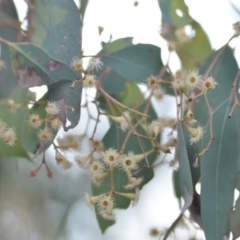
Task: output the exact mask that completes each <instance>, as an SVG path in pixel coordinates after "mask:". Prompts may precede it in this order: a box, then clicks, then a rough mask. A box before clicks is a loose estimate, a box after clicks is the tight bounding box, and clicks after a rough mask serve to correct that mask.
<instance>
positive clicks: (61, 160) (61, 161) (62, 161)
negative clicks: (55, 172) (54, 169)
mask: <svg viewBox="0 0 240 240" xmlns="http://www.w3.org/2000/svg"><path fill="white" fill-rule="evenodd" d="M55 158H56V160H57V164H58V166H60V167H62V168H63V169H68V168H70V167H72V163H71V162H70V161H69V160H68V159H67V158H66V157H64V156H63V155H62V154H61V153H60V152H56V156H55Z"/></svg>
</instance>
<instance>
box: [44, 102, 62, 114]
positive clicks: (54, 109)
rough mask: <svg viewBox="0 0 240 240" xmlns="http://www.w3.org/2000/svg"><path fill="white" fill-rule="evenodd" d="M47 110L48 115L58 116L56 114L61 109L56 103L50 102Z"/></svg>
mask: <svg viewBox="0 0 240 240" xmlns="http://www.w3.org/2000/svg"><path fill="white" fill-rule="evenodd" d="M45 110H46V112H47V114H48V115H56V114H58V113H59V111H60V108H59V106H58V105H57V103H56V102H54V101H53V102H50V101H48V102H47V106H46V108H45Z"/></svg>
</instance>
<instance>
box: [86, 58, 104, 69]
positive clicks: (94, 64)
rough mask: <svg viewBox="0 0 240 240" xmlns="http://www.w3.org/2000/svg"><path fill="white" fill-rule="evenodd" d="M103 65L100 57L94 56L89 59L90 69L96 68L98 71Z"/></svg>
mask: <svg viewBox="0 0 240 240" xmlns="http://www.w3.org/2000/svg"><path fill="white" fill-rule="evenodd" d="M103 65H104V64H103V62H102V61H101V59H100V58H95V57H92V58H90V60H89V64H88V70H93V69H94V68H95V69H96V70H97V71H98V70H101V69H102V67H103Z"/></svg>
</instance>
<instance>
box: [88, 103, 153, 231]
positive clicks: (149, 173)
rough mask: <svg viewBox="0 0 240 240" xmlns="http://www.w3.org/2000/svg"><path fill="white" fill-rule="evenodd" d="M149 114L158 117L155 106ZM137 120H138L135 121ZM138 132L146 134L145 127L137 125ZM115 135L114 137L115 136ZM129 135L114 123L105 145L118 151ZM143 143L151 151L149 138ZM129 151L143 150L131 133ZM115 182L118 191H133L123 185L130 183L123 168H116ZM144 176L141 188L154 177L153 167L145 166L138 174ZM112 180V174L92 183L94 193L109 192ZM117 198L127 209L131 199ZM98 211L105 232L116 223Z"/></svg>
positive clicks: (126, 150) (104, 140) (149, 159)
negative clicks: (104, 217)
mask: <svg viewBox="0 0 240 240" xmlns="http://www.w3.org/2000/svg"><path fill="white" fill-rule="evenodd" d="M145 106H146V103H143V104H142V106H141V107H140V111H141V112H143V111H144V108H145ZM148 114H149V115H150V116H151V119H156V118H157V116H156V113H155V112H154V110H153V108H152V107H150V109H149V112H148ZM134 122H136V121H134ZM136 130H137V132H138V133H140V134H146V133H145V132H144V131H143V129H142V128H141V127H137V129H136ZM113 136H114V138H113ZM126 136H127V132H123V131H122V130H121V129H120V127H119V125H118V124H116V123H112V124H111V127H110V129H109V130H108V132H107V133H106V135H105V136H104V139H103V142H104V145H105V149H108V148H115V149H118V151H119V150H120V149H121V147H122V144H123V142H124V140H125V138H126ZM140 141H141V143H142V146H143V149H144V151H145V152H147V151H149V150H150V149H152V145H151V142H150V141H149V140H146V139H144V138H141V140H140ZM128 151H133V152H134V153H135V154H140V153H142V152H141V148H140V146H139V143H138V141H137V139H136V137H135V136H133V135H131V136H130V138H129V140H128V142H127V144H126V148H125V150H124V153H125V154H126V153H128ZM147 158H148V161H149V163H150V165H151V164H152V163H153V162H154V160H155V159H156V153H152V154H150V155H149V156H148V157H147ZM143 165H144V160H143V161H142V163H141V164H140V166H139V167H140V168H141V167H142V166H143ZM113 176H114V177H113V182H114V188H115V190H116V191H118V192H133V190H132V191H129V190H126V189H125V188H124V187H123V186H124V185H126V184H127V183H128V179H127V176H126V173H125V172H123V171H122V170H118V169H115V171H114V175H113ZM141 176H143V182H142V184H141V185H140V188H142V187H143V185H145V184H146V183H148V182H149V181H150V180H151V179H152V178H153V170H152V168H144V169H143V170H142V171H141V172H140V173H139V174H138V175H137V177H141ZM110 183H111V180H110V176H108V177H107V178H105V179H104V180H103V182H102V184H101V185H100V186H99V187H97V186H94V185H92V193H93V195H94V196H97V195H100V194H103V193H105V192H109V191H110V190H111V186H110ZM114 198H115V200H116V201H115V202H116V207H117V208H124V209H126V208H127V207H128V206H129V204H130V200H129V199H127V198H124V197H120V196H118V195H114ZM95 212H96V216H97V220H98V224H99V227H100V228H101V230H102V232H105V230H106V229H107V228H108V227H109V226H111V225H113V224H114V222H112V221H108V220H104V219H103V218H102V217H101V216H100V215H99V214H98V212H97V210H96V211H95Z"/></svg>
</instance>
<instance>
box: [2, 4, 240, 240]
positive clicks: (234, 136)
mask: <svg viewBox="0 0 240 240" xmlns="http://www.w3.org/2000/svg"><path fill="white" fill-rule="evenodd" d="M81 2H82V8H81V10H80V11H79V9H78V8H77V6H76V5H75V3H74V1H72V0H52V1H50V2H49V1H43V0H38V1H36V0H32V1H27V3H28V13H27V21H28V28H27V30H26V31H25V32H24V33H23V32H22V31H21V28H20V23H19V21H18V17H17V14H16V10H15V6H14V4H13V2H12V0H9V1H2V2H0V22H2V21H3V20H5V24H0V42H1V55H0V84H1V88H0V110H1V111H0V152H1V158H2V159H1V161H7V158H10V157H23V158H25V159H28V160H31V161H33V158H32V157H31V156H33V155H34V154H35V155H40V154H42V161H41V162H40V163H39V165H38V167H37V168H36V169H35V170H32V171H30V176H31V177H34V176H36V175H37V174H38V172H39V170H40V169H41V168H42V166H43V165H45V167H46V168H45V169H46V173H47V176H48V177H49V178H54V175H53V173H52V170H51V169H50V167H49V166H48V162H47V160H46V158H45V152H46V150H47V149H48V147H49V146H53V148H54V150H55V159H56V162H57V164H58V165H59V167H61V168H63V169H65V170H67V169H69V168H71V167H72V168H73V167H80V168H83V169H86V170H87V171H88V172H89V178H90V179H91V182H92V195H89V194H86V202H87V204H88V205H89V206H90V208H92V209H95V213H96V218H97V221H98V223H99V227H100V229H101V231H102V232H103V233H104V231H105V230H106V229H107V228H108V227H110V226H111V225H113V224H114V222H115V221H117V218H116V216H115V213H114V209H115V208H121V209H126V208H128V207H129V205H130V203H131V202H132V203H133V205H135V204H137V201H138V198H139V194H140V192H141V189H142V187H143V186H144V185H145V184H147V183H148V182H149V181H151V180H152V179H153V178H154V171H153V170H154V168H156V167H157V166H159V165H161V164H163V163H165V164H169V165H170V166H172V167H173V168H174V169H175V170H176V168H177V171H173V184H174V188H175V193H176V197H177V198H178V199H179V202H180V203H181V198H183V200H184V204H183V205H182V206H181V207H182V208H181V212H180V215H179V216H178V217H177V218H176V220H175V221H174V222H173V224H172V225H171V226H170V227H169V229H168V230H166V231H165V232H161V231H158V230H157V229H152V230H151V231H150V232H151V234H152V235H156V236H159V237H160V236H162V235H164V237H163V239H167V238H168V236H169V235H170V234H171V232H172V231H173V230H174V229H175V228H176V226H177V225H178V223H179V222H180V221H181V220H182V217H183V216H184V212H185V211H186V210H187V209H188V210H189V211H190V213H191V215H192V217H193V219H194V221H196V222H197V223H198V225H199V226H200V227H202V228H203V231H204V233H205V236H206V239H211V240H219V239H223V238H228V237H229V235H230V232H232V233H233V239H236V238H237V237H239V236H240V233H239V228H240V220H239V215H240V207H239V201H240V200H239V198H238V200H237V202H236V205H233V200H234V190H235V188H236V189H238V190H239V176H238V175H239V166H240V164H239V150H238V147H239V139H240V137H239V136H240V133H239V131H240V129H239V124H238V119H239V117H240V115H239V114H240V111H239V105H240V103H239V101H238V97H239V96H238V94H239V91H238V88H239V87H238V86H239V83H238V81H239V76H240V74H239V69H238V66H237V63H236V60H235V57H234V54H233V50H232V49H231V48H230V46H229V45H228V44H229V42H230V41H231V40H232V39H233V38H236V37H238V36H239V33H240V24H239V23H236V24H234V30H235V33H234V35H233V36H232V37H231V38H230V40H229V42H228V43H226V45H224V46H223V47H222V48H220V49H219V50H217V51H214V50H212V48H211V45H210V42H209V40H208V37H207V35H206V33H205V32H204V30H203V29H202V27H201V26H200V24H199V23H198V22H197V21H195V20H194V19H193V18H192V17H191V16H190V14H189V11H188V7H187V5H186V4H185V2H184V0H179V1H178V0H158V3H159V8H160V10H161V12H162V30H161V36H162V37H163V38H164V39H165V40H166V42H167V43H168V46H169V52H170V53H171V52H176V53H177V55H178V57H179V59H180V61H181V64H182V69H180V70H179V71H177V72H176V73H173V72H172V70H171V68H170V66H169V60H168V62H167V63H166V64H165V65H164V64H163V61H162V59H161V49H160V48H159V47H157V46H154V45H151V44H133V39H132V38H122V39H118V40H115V41H110V42H109V43H105V44H103V47H102V50H101V51H100V52H99V53H97V54H96V55H95V56H88V55H86V54H85V52H83V51H82V48H81V39H82V25H83V24H82V18H81V17H80V14H81V16H82V17H83V16H84V11H85V9H86V7H87V2H88V1H81ZM42 12H45V13H46V15H43V14H42ZM179 13H181V14H179ZM186 27H190V28H191V31H192V33H191V34H190V35H189V34H188V33H187V32H186ZM83 37H84V36H83ZM138 84H145V85H146V86H147V87H146V90H145V91H144V92H142V91H141V90H140V88H139V85H138ZM42 85H45V86H47V89H48V91H47V93H46V94H45V95H44V96H43V97H42V98H41V99H39V100H36V98H35V95H34V93H33V92H32V91H31V87H40V86H42ZM90 92H91V93H93V92H96V94H95V95H94V97H93V98H89V97H88V96H87V95H88V93H90ZM166 95H171V96H172V97H174V98H175V99H176V117H175V118H170V117H168V116H160V117H159V116H157V114H156V112H155V110H154V108H153V106H152V101H153V100H157V102H158V103H159V102H161V101H162V99H163V98H164V97H165V96H166ZM83 96H85V97H86V102H85V103H84V104H81V101H82V98H83ZM90 103H93V104H94V106H95V115H94V116H93V114H91V111H90V108H89V105H90ZM169 107H171V106H169ZM83 109H84V110H87V112H88V118H89V121H92V122H94V124H93V125H94V126H93V127H92V128H90V127H88V128H86V130H85V132H84V133H83V134H78V133H77V132H76V133H75V134H72V133H68V130H69V129H74V128H75V127H76V126H77V125H78V122H79V120H80V118H81V117H83V116H81V110H83ZM104 117H105V119H106V118H107V119H108V120H109V123H110V128H109V129H108V131H107V132H106V134H105V136H104V137H103V139H98V138H97V137H96V132H97V130H98V129H99V127H100V123H101V120H102V119H104ZM60 128H63V130H64V131H65V135H64V136H63V137H58V138H56V139H55V136H56V134H57V132H58V130H59V129H60ZM164 130H168V132H169V135H168V136H169V139H168V140H167V141H166V142H161V136H162V134H164ZM89 132H90V134H89ZM84 142H87V144H88V150H89V151H88V153H86V154H82V153H81V152H79V151H80V149H81V147H82V145H83V144H84ZM175 150H176V151H175ZM69 151H73V152H74V153H75V158H74V161H73V160H72V159H70V157H69V156H68V152H69ZM172 152H175V156H174V157H173V159H172V160H167V159H168V158H166V157H167V156H168V155H170V154H171V153H172ZM170 156H173V155H170ZM3 157H4V159H3ZM157 158H158V159H159V158H160V164H159V163H158V164H157V162H156V159H157ZM176 166H178V167H176ZM36 177H37V176H36ZM198 183H201V193H200V196H199V194H198V193H197V192H196V190H195V189H196V185H197V184H198ZM156 191H157V190H156Z"/></svg>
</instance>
